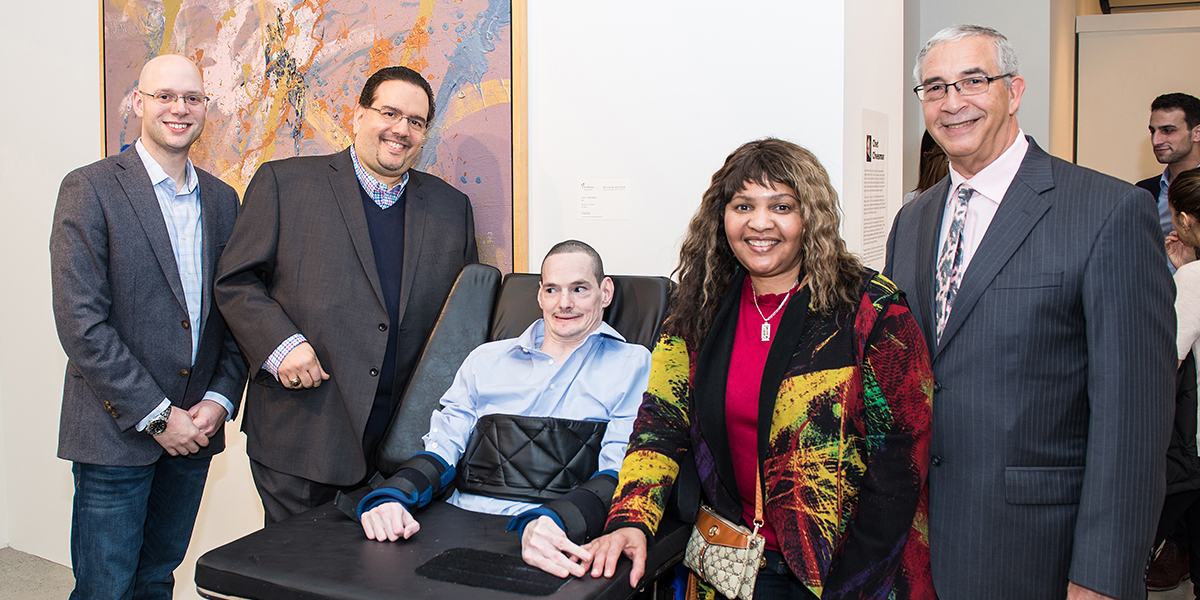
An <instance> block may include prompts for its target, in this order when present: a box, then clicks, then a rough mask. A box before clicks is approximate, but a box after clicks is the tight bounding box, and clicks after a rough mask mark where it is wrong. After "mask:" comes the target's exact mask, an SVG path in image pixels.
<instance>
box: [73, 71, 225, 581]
mask: <svg viewBox="0 0 1200 600" xmlns="http://www.w3.org/2000/svg"><path fill="white" fill-rule="evenodd" d="M208 102H209V99H208V97H207V96H205V95H204V82H203V81H202V80H201V75H200V70H199V69H197V68H196V65H194V64H192V62H191V61H189V60H188V59H186V58H183V57H182V56H175V55H166V56H160V57H158V58H155V59H154V60H151V61H150V62H148V63H146V66H145V67H144V68H143V69H142V72H141V76H140V77H139V78H138V88H137V91H136V92H135V93H134V96H133V110H134V113H136V114H137V116H138V117H140V118H141V119H142V130H141V137H140V138H139V139H138V140H137V141H136V142H135V143H134V144H133V146H131V147H130V148H128V149H126V150H125V151H124V152H122V153H121V154H119V155H117V156H111V157H109V158H106V159H104V160H101V161H99V162H95V163H92V164H90V165H88V166H86V167H82V168H80V169H76V170H75V171H72V172H71V173H70V174H68V175H67V176H66V177H65V178H64V179H63V182H62V187H61V188H60V189H59V193H58V204H57V206H56V207H55V209H54V225H53V229H52V231H51V234H50V265H51V277H52V282H53V292H54V319H55V324H56V325H57V327H58V336H59V339H60V340H61V341H62V346H63V350H65V351H66V353H67V373H66V382H65V384H64V386H63V403H62V417H61V420H60V426H59V435H58V456H59V457H60V458H64V459H66V460H70V461H72V463H73V465H72V468H71V469H72V473H73V474H74V478H75V500H74V505H73V509H72V514H71V563H72V566H73V567H74V570H75V590H74V591H73V592H72V593H71V598H72V599H73V600H81V599H88V600H93V599H109V598H111V599H118V598H134V599H135V600H140V599H149V598H155V599H163V600H165V599H169V598H171V596H172V592H173V589H174V582H175V579H174V576H173V575H172V572H173V571H174V570H175V568H176V567H178V566H179V564H180V563H181V562H182V561H183V558H184V555H185V554H186V552H187V547H188V542H189V541H190V540H191V537H192V527H193V525H194V523H195V521H196V512H197V511H198V510H199V508H200V497H201V494H202V492H203V490H204V482H205V479H206V478H207V476H208V467H209V462H210V460H211V457H212V455H214V454H216V453H217V452H220V451H221V450H223V449H224V447H225V440H224V429H223V425H224V423H225V422H226V421H227V420H229V419H231V418H232V417H233V415H234V412H235V410H236V404H234V403H236V402H240V400H241V396H242V389H243V388H244V386H245V384H246V366H245V363H243V362H242V357H241V354H240V353H239V352H238V348H237V345H236V344H235V343H234V341H233V336H232V335H230V333H229V330H228V329H227V328H226V326H225V321H224V320H223V319H222V317H221V313H220V312H218V311H217V310H216V305H215V304H214V303H213V301H212V286H213V277H214V273H215V271H216V266H217V259H218V258H219V255H220V252H221V248H222V247H224V245H225V241H226V240H227V239H228V238H229V232H230V231H231V230H232V229H233V223H234V219H235V218H236V216H237V210H238V208H237V206H238V201H237V193H236V192H234V191H233V188H231V187H229V186H228V185H226V184H224V183H222V182H221V181H219V180H218V179H217V178H215V177H213V176H212V175H209V174H208V173H206V172H204V171H201V170H200V169H197V168H195V167H194V166H193V165H192V161H191V160H190V159H189V158H188V152H189V150H190V149H191V147H192V144H194V143H195V141H196V139H197V138H198V137H200V132H201V131H203V130H204V117H205V112H206V111H207V110H208Z"/></svg>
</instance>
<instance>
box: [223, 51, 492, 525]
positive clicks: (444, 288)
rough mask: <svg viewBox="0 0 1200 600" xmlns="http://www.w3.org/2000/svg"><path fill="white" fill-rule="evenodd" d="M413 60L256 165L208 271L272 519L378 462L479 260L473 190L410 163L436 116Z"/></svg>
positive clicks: (306, 505)
mask: <svg viewBox="0 0 1200 600" xmlns="http://www.w3.org/2000/svg"><path fill="white" fill-rule="evenodd" d="M433 114H434V97H433V90H432V89H431V88H430V87H429V83H428V82H427V81H426V80H425V78H424V77H422V76H421V74H420V73H417V72H416V71H413V70H412V69H409V68H407V67H386V68H384V69H381V70H379V71H378V72H376V73H375V74H373V75H372V76H371V77H370V78H369V79H368V80H367V82H366V84H365V85H364V86H363V90H362V93H361V95H360V96H359V101H358V105H357V106H355V108H354V117H353V125H354V143H353V144H352V145H351V146H350V147H348V148H346V149H345V150H343V151H342V152H338V153H336V154H331V155H326V156H310V157H298V158H289V159H286V160H281V161H274V162H268V163H265V164H263V165H262V166H261V167H259V169H258V172H257V173H255V175H254V178H253V180H251V182H250V186H249V187H248V188H247V189H246V198H245V202H244V204H243V207H242V212H241V214H240V215H239V217H238V221H237V224H236V225H235V226H234V230H233V235H232V236H231V237H230V239H229V245H228V247H226V249H225V253H224V255H223V257H222V260H221V264H220V267H219V269H218V279H217V287H216V296H217V303H218V305H220V307H221V312H222V313H224V315H225V318H226V319H227V320H228V322H229V326H230V328H231V329H232V330H233V333H234V336H235V337H236V338H237V341H238V344H239V345H240V346H241V348H242V352H243V353H244V354H245V355H246V358H247V360H248V362H249V364H250V367H251V369H252V373H253V374H252V376H251V378H250V385H249V387H248V389H247V391H246V418H245V419H244V421H243V424H242V429H243V430H244V431H245V432H246V437H247V445H246V449H247V452H248V453H249V454H250V470H251V473H252V474H253V476H254V483H255V486H256V487H257V488H258V492H259V496H260V497H261V498H262V501H263V508H264V509H265V511H266V519H267V522H268V523H271V522H275V521H280V520H283V519H285V518H287V517H289V516H291V515H294V514H298V513H301V512H304V511H306V510H308V509H310V508H313V507H315V506H318V505H320V504H323V503H325V502H328V501H330V500H333V498H334V497H335V495H336V494H337V492H338V490H342V489H346V490H348V489H352V488H353V487H355V486H357V484H359V483H360V482H362V481H364V479H365V478H366V477H367V476H368V475H370V474H371V473H369V471H373V467H372V464H371V463H372V462H373V461H372V458H373V454H374V450H375V446H376V444H377V443H378V440H379V438H380V437H381V436H382V434H383V432H384V430H385V428H386V426H387V423H388V421H389V420H390V417H391V415H392V414H393V413H394V410H395V408H396V403H397V402H398V399H399V397H400V394H401V393H402V392H403V391H404V387H405V385H406V384H407V382H408V378H409V375H410V373H411V371H412V369H413V367H414V365H415V364H416V360H417V357H418V355H419V354H420V351H421V348H422V347H423V346H424V343H425V340H426V338H427V337H428V336H429V332H430V330H431V329H432V328H433V324H434V321H435V320H436V319H437V315H438V312H439V311H440V310H441V307H442V304H443V303H444V302H445V299H446V295H447V294H448V293H449V291H450V286H451V285H452V284H453V283H454V279H455V277H456V276H457V275H458V272H459V270H460V269H462V267H463V266H464V265H466V264H468V263H472V262H475V261H477V260H478V251H477V250H476V244H475V224H474V219H473V216H472V212H471V204H470V202H469V201H468V199H467V197H466V196H465V195H464V194H463V193H461V192H459V191H458V190H455V189H454V188H453V187H451V186H450V185H448V184H446V183H445V182H443V181H442V180H440V179H438V178H437V177H434V176H432V175H429V174H427V173H422V172H420V171H417V170H415V169H413V168H412V167H413V165H415V164H416V162H417V159H418V158H419V157H420V154H421V145H422V144H423V143H424V141H425V132H426V131H427V130H428V128H429V126H430V123H431V122H432V121H433Z"/></svg>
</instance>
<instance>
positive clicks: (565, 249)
mask: <svg viewBox="0 0 1200 600" xmlns="http://www.w3.org/2000/svg"><path fill="white" fill-rule="evenodd" d="M571 252H579V253H581V254H586V255H587V256H588V258H590V259H592V273H593V274H594V275H595V276H596V283H597V284H599V283H601V282H603V281H604V261H602V260H600V253H599V252H596V249H595V248H592V247H591V246H589V245H587V244H585V243H583V242H581V241H579V240H565V241H562V242H559V243H557V244H555V245H554V247H553V248H550V251H549V252H547V253H546V258H550V257H551V256H554V255H555V254H569V253H571ZM546 258H543V259H542V266H543V268H544V267H545V265H546Z"/></svg>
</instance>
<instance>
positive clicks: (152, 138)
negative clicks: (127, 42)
mask: <svg viewBox="0 0 1200 600" xmlns="http://www.w3.org/2000/svg"><path fill="white" fill-rule="evenodd" d="M189 100H191V102H193V103H194V104H193V103H189ZM207 110H208V101H207V98H204V80H203V79H202V78H201V76H200V69H199V68H197V67H196V65H195V63H193V62H192V61H190V60H188V59H186V58H184V57H182V56H179V55H178V54H166V55H163V56H159V57H157V58H154V59H153V60H151V61H150V62H148V63H146V66H144V67H142V74H141V76H140V77H139V78H138V92H137V93H135V94H134V98H133V112H134V113H136V114H137V116H139V117H141V118H142V138H141V139H142V145H144V146H145V147H146V150H147V151H149V152H150V154H151V155H152V156H154V158H155V160H157V161H158V162H159V163H160V164H161V163H164V162H172V163H176V162H177V163H179V165H180V168H182V164H183V163H182V161H185V160H186V159H187V153H188V150H189V149H191V147H192V144H193V143H195V141H196V138H199V137H200V132H201V131H203V130H204V117H205V114H206V112H207ZM162 166H163V167H164V168H167V165H166V164H163V165H162ZM168 174H171V170H170V169H168Z"/></svg>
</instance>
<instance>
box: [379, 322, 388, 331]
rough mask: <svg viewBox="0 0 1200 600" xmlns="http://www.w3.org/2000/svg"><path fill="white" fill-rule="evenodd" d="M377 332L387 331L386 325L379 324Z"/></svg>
mask: <svg viewBox="0 0 1200 600" xmlns="http://www.w3.org/2000/svg"><path fill="white" fill-rule="evenodd" d="M379 330H380V331H387V323H380V324H379Z"/></svg>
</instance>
